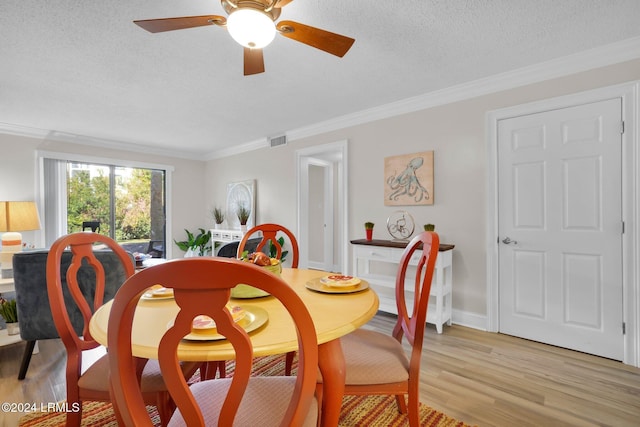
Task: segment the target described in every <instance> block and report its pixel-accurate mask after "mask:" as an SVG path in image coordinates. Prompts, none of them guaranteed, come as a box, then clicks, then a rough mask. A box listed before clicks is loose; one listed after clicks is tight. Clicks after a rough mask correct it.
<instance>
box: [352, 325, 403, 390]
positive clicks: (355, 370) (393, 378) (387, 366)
mask: <svg viewBox="0 0 640 427" xmlns="http://www.w3.org/2000/svg"><path fill="white" fill-rule="evenodd" d="M340 341H341V342H342V351H343V352H344V359H345V361H346V380H345V383H346V384H353V385H357V384H389V383H396V382H401V381H407V380H408V379H409V359H408V358H407V355H406V353H405V352H404V349H403V348H402V345H401V344H400V343H399V342H398V341H397V340H396V339H395V338H393V337H391V336H389V335H384V334H381V333H380V332H375V331H370V330H366V329H358V330H356V331H353V332H352V333H350V334H348V335H345V336H343V337H342V338H340Z"/></svg>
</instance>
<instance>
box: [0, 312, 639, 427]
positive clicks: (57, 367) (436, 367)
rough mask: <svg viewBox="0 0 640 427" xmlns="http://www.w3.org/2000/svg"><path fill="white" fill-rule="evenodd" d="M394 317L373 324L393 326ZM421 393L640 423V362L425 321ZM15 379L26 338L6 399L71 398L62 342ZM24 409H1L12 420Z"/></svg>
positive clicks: (461, 402) (577, 422)
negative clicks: (24, 375) (629, 363)
mask: <svg viewBox="0 0 640 427" xmlns="http://www.w3.org/2000/svg"><path fill="white" fill-rule="evenodd" d="M394 321H395V318H394V317H393V316H389V315H385V314H379V315H377V316H376V317H375V318H374V319H373V320H372V321H371V322H370V323H369V325H368V327H370V328H373V329H376V330H379V331H382V332H386V333H388V332H389V331H391V329H392V328H393V324H394ZM426 335H427V336H426V343H425V346H424V352H423V360H422V375H421V389H420V400H421V401H422V402H423V403H425V404H427V405H429V406H431V407H433V408H435V409H438V410H440V411H443V412H445V413H446V414H448V415H450V416H452V417H455V418H457V419H459V420H461V421H465V422H466V423H468V424H472V425H478V426H536V427H537V426H615V427H623V426H639V425H640V369H638V368H633V367H630V366H627V365H624V364H622V363H620V362H616V361H612V360H608V359H603V358H600V357H596V356H590V355H586V354H583V353H579V352H575V351H571V350H566V349H561V348H557V347H553V346H548V345H544V344H539V343H535V342H531V341H527V340H523V339H519V338H514V337H510V336H506V335H501V334H494V333H488V332H482V331H477V330H474V329H469V328H465V327H462V326H455V325H454V326H451V327H446V326H445V330H444V333H443V334H441V335H439V334H437V333H436V331H435V328H434V327H432V326H431V325H429V326H428V328H427V334H426ZM39 347H40V353H39V354H37V355H34V356H33V358H32V361H31V366H30V367H29V371H28V373H27V378H26V379H25V380H23V381H18V380H17V372H18V368H19V365H20V359H21V357H22V350H23V348H24V344H14V345H11V346H7V347H3V348H0V396H2V397H1V398H0V400H1V401H3V402H35V403H37V404H38V405H39V404H40V402H43V403H45V404H46V403H48V402H57V401H60V400H63V399H64V398H65V388H64V348H63V346H62V344H61V343H60V342H59V340H48V341H41V342H40V344H39ZM20 415H21V414H8V413H0V426H7V427H13V426H15V425H17V421H18V419H19V417H20Z"/></svg>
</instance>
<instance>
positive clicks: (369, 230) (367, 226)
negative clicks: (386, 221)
mask: <svg viewBox="0 0 640 427" xmlns="http://www.w3.org/2000/svg"><path fill="white" fill-rule="evenodd" d="M374 225H375V224H374V223H372V222H365V223H364V230H365V232H366V233H367V240H371V239H373V226H374Z"/></svg>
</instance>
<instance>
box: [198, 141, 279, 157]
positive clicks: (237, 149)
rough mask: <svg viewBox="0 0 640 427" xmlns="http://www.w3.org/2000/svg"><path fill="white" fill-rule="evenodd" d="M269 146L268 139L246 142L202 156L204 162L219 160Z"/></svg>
mask: <svg viewBox="0 0 640 427" xmlns="http://www.w3.org/2000/svg"><path fill="white" fill-rule="evenodd" d="M268 146H269V139H268V138H260V139H256V140H255V141H251V142H247V143H244V144H239V145H234V146H232V147H227V148H223V149H222V150H216V151H212V152H210V153H208V154H207V155H205V156H204V159H205V160H215V159H221V158H223V157H230V156H235V155H237V154H242V153H246V152H249V151H254V150H258V149H260V148H265V147H268Z"/></svg>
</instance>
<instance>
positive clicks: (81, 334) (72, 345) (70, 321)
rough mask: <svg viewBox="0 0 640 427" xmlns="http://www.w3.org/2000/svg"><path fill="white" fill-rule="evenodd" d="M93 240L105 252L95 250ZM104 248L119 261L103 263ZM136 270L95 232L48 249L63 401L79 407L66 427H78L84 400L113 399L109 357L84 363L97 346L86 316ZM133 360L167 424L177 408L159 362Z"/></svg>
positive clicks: (147, 397) (190, 369)
mask: <svg viewBox="0 0 640 427" xmlns="http://www.w3.org/2000/svg"><path fill="white" fill-rule="evenodd" d="M96 243H97V244H99V245H100V246H102V247H105V248H107V249H108V250H105V251H102V250H99V251H94V249H95V246H94V244H96ZM67 248H69V250H67ZM69 252H70V254H69ZM103 252H104V253H107V254H114V255H115V256H112V257H111V258H117V260H119V262H117V261H115V260H114V261H113V262H112V263H109V264H106V263H105V264H103V262H104V261H101V260H100V259H103V260H104V258H105V257H104V256H103ZM69 255H70V257H71V260H70V261H69V259H68V258H69ZM97 255H99V257H98V256H97ZM63 258H64V261H63ZM98 258H100V259H98ZM62 265H64V266H65V267H64V268H63V267H62ZM67 266H68V268H66V267H67ZM134 271H135V267H134V261H133V258H132V257H131V255H130V254H129V253H127V252H126V251H125V250H124V249H123V248H122V247H121V246H120V245H118V243H116V242H115V241H114V240H112V239H111V238H109V237H107V236H104V235H101V234H98V233H73V234H69V235H66V236H63V237H61V238H59V239H58V240H56V241H55V242H54V243H53V245H52V246H51V249H50V250H49V254H48V256H47V267H46V273H47V293H48V297H49V305H50V307H51V313H52V315H53V321H54V324H55V327H56V329H57V331H58V334H59V335H60V338H61V339H62V342H63V344H64V346H65V349H66V351H67V369H66V380H67V402H68V404H69V407H70V408H74V407H75V405H78V408H79V410H78V411H69V412H67V422H66V425H67V426H79V425H80V423H81V420H82V401H85V400H94V401H104V402H109V401H111V398H110V392H109V359H108V357H107V356H106V355H104V354H103V355H102V357H100V358H98V359H97V360H96V361H95V363H93V364H92V365H91V366H83V359H87V360H88V357H87V356H88V355H90V354H91V350H96V349H98V347H100V344H99V343H98V342H96V341H95V340H94V339H93V337H92V336H91V333H90V332H89V320H90V319H91V316H92V314H93V313H94V312H95V310H97V309H98V308H99V307H100V306H101V305H102V304H103V303H104V302H105V301H108V300H110V299H112V298H113V296H114V295H115V294H116V292H117V289H118V288H119V287H120V286H121V285H122V283H124V281H125V279H126V278H127V277H130V276H131V275H133V274H134ZM117 274H120V276H119V277H121V280H120V281H118V280H114V277H113V276H114V275H117ZM97 351H99V349H98V350H97ZM94 358H95V357H94ZM132 361H133V359H132ZM136 364H137V367H138V370H137V372H136V374H134V378H136V381H138V380H139V381H140V382H141V387H142V389H143V395H144V401H145V402H147V404H149V405H155V406H157V408H158V413H159V415H160V418H161V422H162V424H163V425H166V423H167V421H168V420H169V418H170V417H171V413H172V412H173V409H174V407H175V406H174V405H173V402H172V401H171V398H170V396H169V393H168V392H167V388H166V386H165V384H164V381H163V379H162V376H161V374H160V368H159V366H158V363H157V362H155V361H149V363H146V364H145V363H144V360H143V359H137V360H136ZM197 368H198V364H195V363H191V364H183V365H182V369H183V373H184V375H187V376H191V375H193V373H194V372H195V370H196V369H197ZM72 405H73V406H72Z"/></svg>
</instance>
